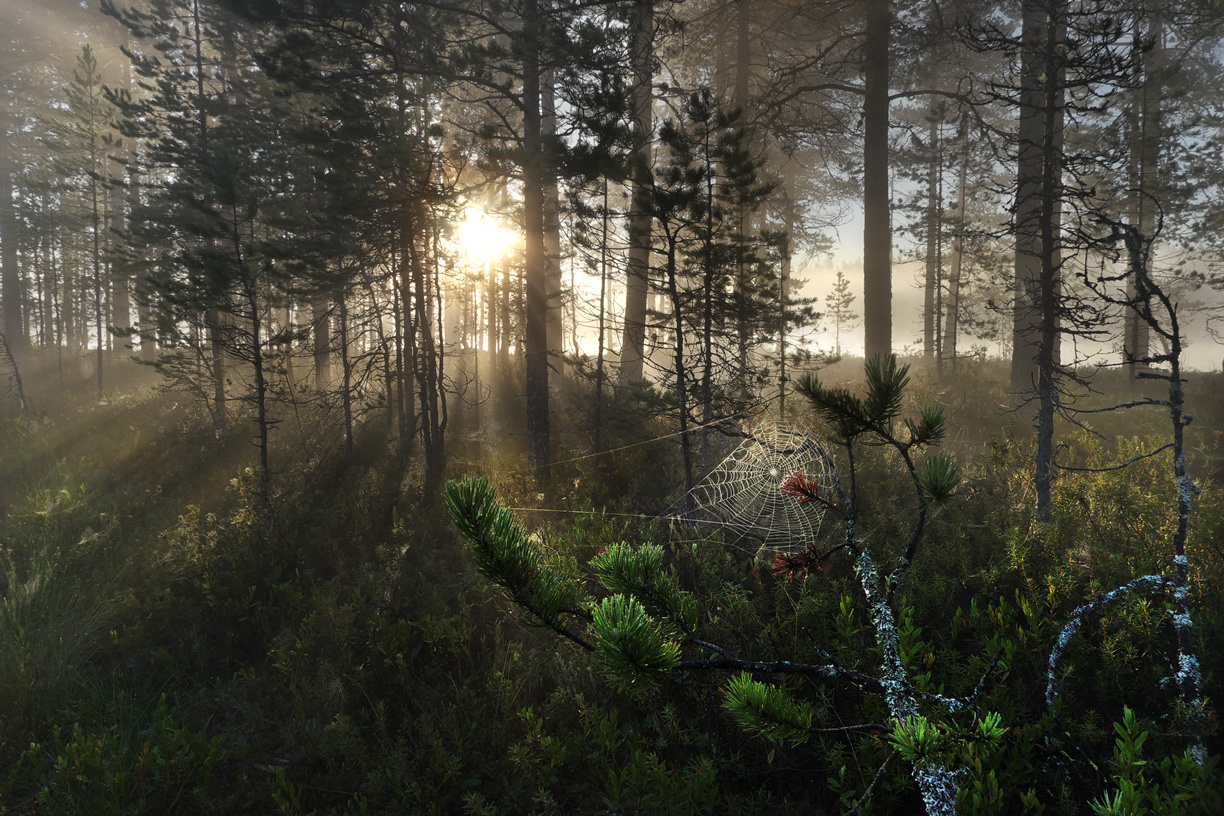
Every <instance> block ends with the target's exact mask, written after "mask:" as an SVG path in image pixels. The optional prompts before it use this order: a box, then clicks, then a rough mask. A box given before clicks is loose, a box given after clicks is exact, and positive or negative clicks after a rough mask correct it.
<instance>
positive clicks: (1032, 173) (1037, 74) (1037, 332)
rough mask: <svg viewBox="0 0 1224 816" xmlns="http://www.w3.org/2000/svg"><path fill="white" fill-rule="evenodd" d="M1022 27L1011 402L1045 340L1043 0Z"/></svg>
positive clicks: (1030, 8) (1033, 381) (1024, 387)
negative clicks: (1042, 296)
mask: <svg viewBox="0 0 1224 816" xmlns="http://www.w3.org/2000/svg"><path fill="white" fill-rule="evenodd" d="M1021 14H1022V22H1021V25H1022V28H1021V32H1020V47H1021V52H1020V121H1019V124H1018V127H1017V131H1016V138H1017V148H1018V158H1017V170H1016V216H1015V218H1016V223H1015V233H1016V255H1015V277H1014V279H1013V290H1014V291H1013V299H1014V300H1013V307H1012V361H1011V393H1012V407H1014V408H1018V407H1019V406H1020V405H1022V404H1023V403H1024V402H1026V401H1027V400H1028V397H1029V395H1030V394H1031V393H1032V392H1033V390H1034V388H1036V386H1037V354H1038V349H1039V346H1040V343H1041V308H1040V302H1039V301H1040V286H1041V284H1040V281H1041V204H1042V202H1041V186H1042V170H1043V167H1044V164H1043V161H1044V159H1043V150H1042V144H1043V142H1042V140H1043V138H1044V135H1045V124H1044V122H1043V117H1042V111H1043V110H1044V102H1043V97H1044V88H1043V82H1042V75H1043V71H1044V70H1045V59H1044V54H1045V40H1046V31H1047V29H1048V27H1049V17H1048V15H1047V13H1046V11H1045V6H1044V3H1043V0H1024V3H1023V5H1022V10H1021Z"/></svg>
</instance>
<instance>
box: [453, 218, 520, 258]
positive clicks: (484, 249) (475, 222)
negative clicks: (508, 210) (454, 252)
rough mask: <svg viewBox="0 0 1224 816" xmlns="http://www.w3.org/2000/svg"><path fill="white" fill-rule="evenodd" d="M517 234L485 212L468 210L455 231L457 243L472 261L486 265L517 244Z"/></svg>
mask: <svg viewBox="0 0 1224 816" xmlns="http://www.w3.org/2000/svg"><path fill="white" fill-rule="evenodd" d="M517 238H518V236H517V234H516V233H514V232H512V231H511V230H508V229H506V228H505V226H503V224H502V222H501V221H500V220H499V219H496V218H493V217H492V216H490V215H489V214H488V213H486V212H485V211H484V210H480V209H475V208H471V207H469V208H467V209H466V210H464V212H463V220H462V221H460V222H459V229H457V230H456V231H455V242H456V244H458V246H459V249H460V251H461V252H463V254H464V255H466V256H467V257H468V258H469V259H470V260H472V261H474V262H476V263H482V264H483V263H486V262H488V261H491V260H492V259H494V258H496V257H497V256H498V255H500V254H501V253H502V252H505V251H506V250H507V249H508V248H509V247H510V246H511V245H513V244H514V243H515V241H516V240H517Z"/></svg>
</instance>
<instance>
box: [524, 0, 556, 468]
mask: <svg viewBox="0 0 1224 816" xmlns="http://www.w3.org/2000/svg"><path fill="white" fill-rule="evenodd" d="M523 36H524V38H525V40H526V46H527V49H526V56H525V57H524V58H523V153H524V156H525V159H524V163H523V223H524V227H525V231H526V235H525V236H524V244H525V247H524V264H525V267H526V268H525V269H524V276H525V281H524V284H525V286H526V299H527V301H526V304H525V306H526V312H527V314H526V319H527V324H526V327H525V333H524V337H523V345H524V357H525V362H526V364H527V463H528V465H529V466H530V467H531V472H532V474H533V475H534V476H535V478H536V480H537V481H539V482H545V483H546V482H548V480H549V478H550V476H551V473H550V468H549V463H550V455H549V446H550V445H549V441H550V440H549V426H548V420H549V417H548V257H547V253H546V251H545V248H544V177H543V176H544V173H543V171H544V168H543V166H542V164H543V158H544V157H543V146H542V144H541V131H540V42H539V9H538V7H537V0H525V2H524V3H523Z"/></svg>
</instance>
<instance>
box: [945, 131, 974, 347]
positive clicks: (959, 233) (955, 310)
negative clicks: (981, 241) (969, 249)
mask: <svg viewBox="0 0 1224 816" xmlns="http://www.w3.org/2000/svg"><path fill="white" fill-rule="evenodd" d="M958 138H959V141H960V170H959V172H958V174H957V179H956V216H957V222H956V240H955V241H954V243H953V246H952V270H951V273H950V275H949V277H948V304H947V317H946V318H945V320H944V340H943V352H944V356H946V357H947V358H948V360H949V362H950V363H951V364H952V369H953V370H954V371H955V370H956V343H957V333H958V331H959V325H958V324H959V321H960V290H961V279H962V277H963V276H964V270H965V225H966V223H967V220H966V219H967V215H966V214H965V204H966V202H967V200H968V197H967V195H966V192H967V189H966V187H967V183H968V176H969V120H968V117H967V115H964V114H962V116H961V123H960V134H959V137H958Z"/></svg>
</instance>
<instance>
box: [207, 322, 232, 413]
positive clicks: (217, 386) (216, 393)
mask: <svg viewBox="0 0 1224 816" xmlns="http://www.w3.org/2000/svg"><path fill="white" fill-rule="evenodd" d="M205 320H206V321H207V324H208V346H209V352H210V355H211V361H212V370H211V372H210V374H211V375H212V386H213V418H214V419H216V420H217V422H224V421H225V416H226V412H227V407H226V402H225V400H226V398H225V342H224V337H225V328H224V326H223V323H222V316H221V312H220V310H218V309H209V310H208V314H207V315H206V317H205Z"/></svg>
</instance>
